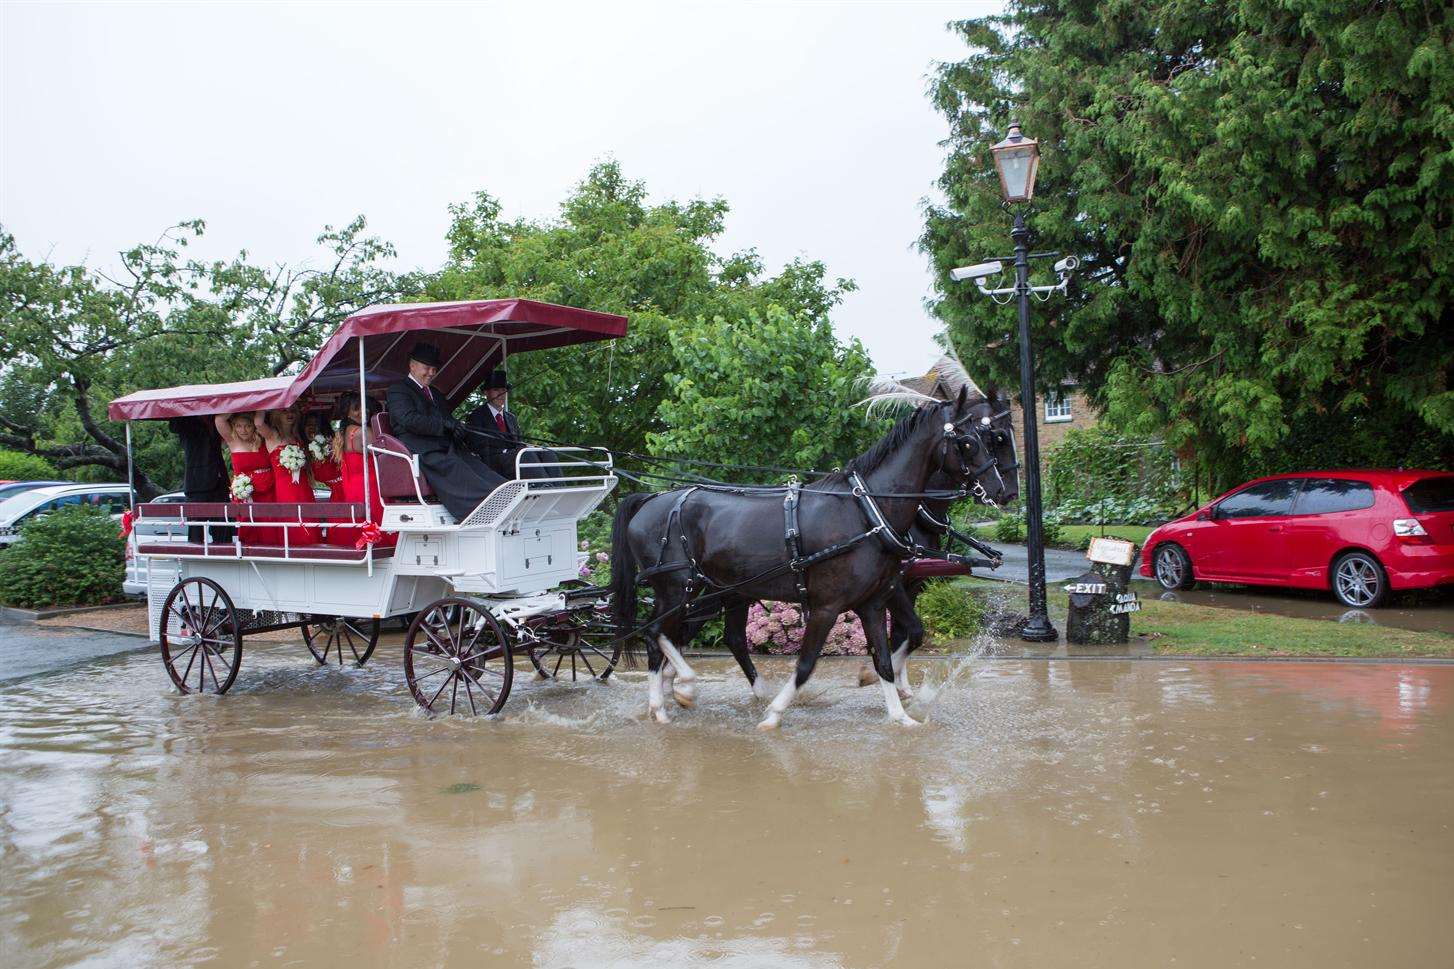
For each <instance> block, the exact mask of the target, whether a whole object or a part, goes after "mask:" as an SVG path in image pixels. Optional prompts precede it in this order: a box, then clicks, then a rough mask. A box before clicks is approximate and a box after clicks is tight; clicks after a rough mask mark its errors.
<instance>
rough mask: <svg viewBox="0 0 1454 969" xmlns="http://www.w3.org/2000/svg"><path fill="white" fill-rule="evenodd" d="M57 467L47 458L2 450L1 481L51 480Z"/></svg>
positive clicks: (0, 462) (53, 478)
mask: <svg viewBox="0 0 1454 969" xmlns="http://www.w3.org/2000/svg"><path fill="white" fill-rule="evenodd" d="M49 480H63V479H57V478H56V469H55V468H54V467H53V466H52V465H51V463H50V462H49V461H47V460H46V459H45V458H40V457H36V456H35V455H34V454H25V453H23V452H21V451H5V450H0V481H49Z"/></svg>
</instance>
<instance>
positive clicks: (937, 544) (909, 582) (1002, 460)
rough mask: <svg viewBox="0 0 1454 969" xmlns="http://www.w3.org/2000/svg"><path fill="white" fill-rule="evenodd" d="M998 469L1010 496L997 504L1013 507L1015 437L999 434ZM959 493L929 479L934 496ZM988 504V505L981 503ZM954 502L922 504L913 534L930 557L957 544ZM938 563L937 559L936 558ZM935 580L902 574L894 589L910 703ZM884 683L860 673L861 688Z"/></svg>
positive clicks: (897, 653) (897, 659) (898, 677)
mask: <svg viewBox="0 0 1454 969" xmlns="http://www.w3.org/2000/svg"><path fill="white" fill-rule="evenodd" d="M991 447H992V449H993V453H994V457H995V464H996V468H997V470H998V471H999V472H1000V474H1001V476H1002V477H1003V478H1004V480H1005V485H1006V489H1007V490H1006V492H1005V494H1004V497H1003V498H1002V499H1000V501H999V502H995V503H996V504H999V503H1003V502H1007V501H1013V500H1014V499H1015V498H1016V497H1017V496H1018V495H1019V493H1020V489H1019V485H1018V478H1017V476H1016V475H1015V473H1014V472H1015V470H1016V469H1017V468H1018V467H1019V464H1018V462H1017V460H1016V456H1015V444H1014V436H1013V433H1012V432H1011V431H1008V430H998V429H997V430H996V433H995V435H994V439H993V442H992V444H991ZM953 487H954V482H952V481H951V480H949V479H948V478H947V477H945V476H944V474H943V473H942V472H936V473H935V474H934V476H933V477H931V478H930V479H929V484H928V486H927V488H926V491H928V492H930V493H933V492H936V491H945V490H948V489H951V488H953ZM981 500H983V499H981ZM951 503H952V502H951V501H950V499H948V498H937V497H936V498H925V499H924V500H923V501H922V502H921V503H920V511H919V515H918V516H917V518H916V519H915V521H914V527H913V529H912V530H911V531H910V532H909V537H910V538H911V539H912V540H913V542H914V544H915V546H916V547H919V548H924V549H927V550H928V551H929V552H932V553H937V552H944V551H946V550H947V547H948V546H949V545H950V544H951V543H950V541H949V538H950V534H951V532H952V531H953V529H952V527H951V526H950V524H949V508H950V505H951ZM969 547H970V548H971V549H973V550H974V551H978V552H981V553H983V554H986V555H990V557H991V558H992V559H994V560H996V564H998V563H997V560H998V553H992V550H991V549H990V548H989V547H988V546H984V545H980V544H978V543H976V544H974V545H971V546H969ZM931 557H932V556H931ZM931 581H933V580H932V579H924V578H910V577H909V576H908V575H905V574H903V573H900V575H899V578H898V579H897V580H896V581H895V582H894V588H893V590H892V591H891V592H890V593H889V598H888V603H887V605H888V610H889V643H890V644H891V645H894V652H893V656H892V660H893V665H894V685H895V686H896V687H897V689H898V691H899V699H901V700H909V699H911V698H912V697H913V695H914V691H913V689H912V687H911V686H910V685H909V674H908V662H907V661H908V658H909V655H910V654H912V653H913V652H914V651H915V650H917V649H918V648H919V647H920V646H922V645H924V623H923V621H922V620H920V619H919V611H918V608H917V604H918V600H919V593H921V592H923V591H924V588H925V586H927V585H928V584H929V583H930V582H931ZM877 681H878V673H877V671H876V670H875V669H874V668H873V666H872V665H871V664H870V663H868V662H865V663H864V664H863V666H862V667H860V669H859V671H858V685H859V686H872V685H873V684H874V683H876V682H877Z"/></svg>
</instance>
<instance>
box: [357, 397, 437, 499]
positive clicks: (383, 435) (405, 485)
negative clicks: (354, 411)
mask: <svg viewBox="0 0 1454 969" xmlns="http://www.w3.org/2000/svg"><path fill="white" fill-rule="evenodd" d="M369 446H370V447H381V448H384V449H385V450H389V451H397V452H399V454H413V453H414V452H412V451H410V450H409V448H408V447H407V446H406V445H405V444H404V442H403V441H401V440H399V439H398V438H397V437H395V436H394V435H393V433H392V429H391V428H390V427H389V415H388V414H385V413H378V414H375V415H374V416H373V419H372V420H370V421H369ZM370 456H371V457H372V458H373V459H374V460H375V461H376V462H377V464H376V467H377V468H378V470H379V493H380V494H381V495H383V498H384V500H385V501H386V502H387V501H415V502H417V501H418V500H419V495H421V494H422V495H423V496H424V497H425V498H426V499H428V498H432V497H434V491H433V489H431V488H430V487H429V479H427V478H425V477H424V474H423V472H422V471H421V472H420V475H419V490H418V491H417V492H416V491H415V490H414V469H413V468H412V467H410V465H409V462H408V461H406V460H405V459H404V458H401V457H397V456H395V455H393V454H379V453H378V452H377V451H375V452H373V453H372V454H371V455H370Z"/></svg>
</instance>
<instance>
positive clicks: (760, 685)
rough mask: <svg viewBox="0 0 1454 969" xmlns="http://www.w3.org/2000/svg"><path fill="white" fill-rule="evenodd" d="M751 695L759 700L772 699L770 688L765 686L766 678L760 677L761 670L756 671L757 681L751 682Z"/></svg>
mask: <svg viewBox="0 0 1454 969" xmlns="http://www.w3.org/2000/svg"><path fill="white" fill-rule="evenodd" d="M752 695H753V696H755V697H757V698H758V699H759V700H768V699H771V698H772V687H770V686H768V685H767V677H765V676H763V675H762V670H758V671H757V679H755V680H753V681H752Z"/></svg>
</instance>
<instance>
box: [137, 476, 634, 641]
mask: <svg viewBox="0 0 1454 969" xmlns="http://www.w3.org/2000/svg"><path fill="white" fill-rule="evenodd" d="M371 450H373V451H375V452H376V453H375V454H374V455H373V457H374V459H375V461H377V459H378V457H379V454H381V453H382V454H390V453H391V452H388V451H384V450H383V449H379V448H371ZM561 450H577V449H561ZM392 453H395V454H396V455H397V452H392ZM596 453H598V454H605V452H600V451H597V452H596ZM397 456H403V455H397ZM408 457H409V458H410V460H411V463H414V464H415V467H416V473H417V462H413V461H412V456H408ZM554 464H556V465H559V466H561V467H566V468H579V467H589V468H592V469H597V470H598V471H599V472H600V473H595V474H589V475H584V476H582V475H575V476H572V477H560V478H526V479H522V478H516V479H514V480H510V481H506V482H505V483H504V484H502V485H501V486H500V487H498V488H496V489H495V490H494V491H493V492H491V493H490V494H489V495H487V496H486V497H485V499H484V500H483V501H481V502H480V504H479V506H478V507H476V508H475V510H474V511H472V512H470V514H469V515H468V516H466V517H465V519H464V521H462V522H456V521H455V520H454V518H453V516H451V515H450V513H449V512H448V511H447V510H446V509H445V508H444V506H443V505H438V504H431V503H427V502H424V501H422V500H421V501H420V502H418V503H413V502H408V503H393V504H387V505H385V506H384V516H383V523H382V526H381V530H382V531H385V532H395V533H397V534H398V536H399V537H398V542H397V545H396V546H395V547H394V548H392V549H387V548H385V549H380V550H379V551H378V553H377V554H376V553H375V552H374V550H373V549H370V550H368V552H367V554H365V555H364V556H363V557H362V558H361V559H355V560H335V559H325V558H318V557H310V547H309V546H297V547H294V548H292V549H290V550H289V552H288V554H287V555H286V556H285V557H282V558H278V557H275V556H268V557H258V556H253V555H249V554H248V553H247V547H246V546H244V545H242V544H240V543H239V542H236V541H234V543H233V544H230V545H229V544H224V543H217V544H209V546H208V548H207V551H206V553H205V554H200V555H198V554H192V555H169V554H167V553H166V552H157V551H152V552H149V553H148V552H143V551H141V550H140V548H138V550H137V551H136V553H135V554H138V555H148V556H149V558H150V568H149V576H150V578H149V582H148V588H147V603H148V614H149V617H150V623H149V626H150V631H151V638H152V641H153V642H156V641H157V640H158V635H159V634H158V628H157V627H158V620H159V618H160V615H161V610H162V603H163V601H164V600H165V599H166V596H167V593H169V592H170V591H171V590H172V588H173V587H174V586H175V585H176V584H177V583H178V582H180V581H181V580H183V579H188V578H195V577H203V578H209V579H212V580H214V581H216V582H217V583H218V584H219V585H221V586H222V588H224V589H226V590H227V591H228V594H229V595H230V596H231V597H232V600H233V604H234V605H235V606H236V607H237V608H239V609H246V610H249V611H251V612H254V613H258V614H262V615H268V616H273V617H276V618H275V621H274V622H268V623H266V624H267V625H273V624H275V623H282V622H287V621H290V619H292V617H304V616H310V615H319V616H344V617H349V618H357V619H387V618H390V617H392V616H400V615H407V614H409V613H413V612H417V611H419V610H420V609H422V608H423V607H424V606H426V605H427V604H429V603H430V602H433V601H435V600H436V599H439V598H441V597H443V596H446V595H450V594H454V593H460V594H466V595H474V596H480V597H484V598H488V599H490V600H492V611H494V612H495V613H496V614H497V615H498V616H499V617H500V618H502V619H503V620H504V621H506V622H510V623H511V624H512V625H513V622H514V621H515V620H518V619H521V618H527V617H529V616H533V615H538V614H539V613H541V612H546V611H550V610H551V609H554V608H561V607H562V604H563V597H562V595H561V594H560V593H558V592H552V591H551V590H554V589H556V588H558V587H559V586H561V585H562V584H564V583H566V582H569V581H570V580H572V579H577V578H579V577H580V570H581V564H582V558H581V553H580V552H579V551H578V542H579V540H578V537H577V524H578V523H579V521H580V520H581V519H582V518H584V517H586V516H587V515H589V514H590V513H591V512H592V511H594V510H595V509H596V508H597V507H598V506H599V505H600V504H601V502H602V501H604V500H605V498H606V496H607V495H608V494H610V493H611V491H612V489H614V488H615V487H616V483H617V479H616V477H615V475H614V474H612V473H610V468H611V459H610V456H609V454H605V457H604V458H603V459H601V460H596V461H569V462H568V461H558V462H554ZM548 466H550V465H536V467H548ZM168 524H169V525H170V526H172V527H174V528H177V529H180V531H181V532H185V531H186V529H187V527H188V525H202V526H204V527H208V528H212V527H218V526H219V525H220V524H223V523H219V522H216V521H212V522H201V521H189V520H188V519H186V518H177V519H174V520H172V521H169V522H168ZM150 548H152V549H155V548H157V546H156V545H152V546H150Z"/></svg>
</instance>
